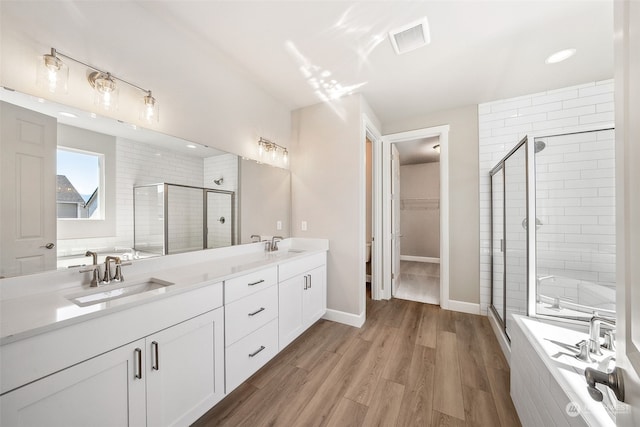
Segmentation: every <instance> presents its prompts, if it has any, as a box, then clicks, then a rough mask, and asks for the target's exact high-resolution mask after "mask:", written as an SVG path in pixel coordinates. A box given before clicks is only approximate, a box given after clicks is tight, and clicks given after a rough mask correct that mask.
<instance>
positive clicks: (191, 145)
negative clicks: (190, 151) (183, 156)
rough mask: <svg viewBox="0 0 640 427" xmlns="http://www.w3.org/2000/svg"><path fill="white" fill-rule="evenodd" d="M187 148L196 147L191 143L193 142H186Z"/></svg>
mask: <svg viewBox="0 0 640 427" xmlns="http://www.w3.org/2000/svg"><path fill="white" fill-rule="evenodd" d="M187 148H197V147H196V146H195V145H193V144H188V145H187Z"/></svg>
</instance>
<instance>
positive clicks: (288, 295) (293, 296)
mask: <svg viewBox="0 0 640 427" xmlns="http://www.w3.org/2000/svg"><path fill="white" fill-rule="evenodd" d="M304 280H305V279H304V276H295V277H292V278H291V279H288V280H285V281H283V282H280V284H279V285H278V286H279V288H278V310H279V311H278V322H279V325H278V337H279V342H280V350H282V349H283V348H285V347H286V346H287V345H289V343H291V341H293V340H294V339H295V338H296V337H297V336H298V335H300V334H301V333H302V331H303V330H304V329H303V327H304V321H303V314H302V293H303V292H304Z"/></svg>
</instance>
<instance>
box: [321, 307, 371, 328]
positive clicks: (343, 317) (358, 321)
mask: <svg viewBox="0 0 640 427" xmlns="http://www.w3.org/2000/svg"><path fill="white" fill-rule="evenodd" d="M322 318H323V319H325V320H331V321H333V322H338V323H344V324H345V325H349V326H355V327H356V328H361V327H362V325H364V321H365V319H366V316H365V312H364V311H363V312H362V313H360V314H351V313H346V312H344V311H338V310H331V309H330V308H328V309H327V312H326V313H325V314H324V316H322Z"/></svg>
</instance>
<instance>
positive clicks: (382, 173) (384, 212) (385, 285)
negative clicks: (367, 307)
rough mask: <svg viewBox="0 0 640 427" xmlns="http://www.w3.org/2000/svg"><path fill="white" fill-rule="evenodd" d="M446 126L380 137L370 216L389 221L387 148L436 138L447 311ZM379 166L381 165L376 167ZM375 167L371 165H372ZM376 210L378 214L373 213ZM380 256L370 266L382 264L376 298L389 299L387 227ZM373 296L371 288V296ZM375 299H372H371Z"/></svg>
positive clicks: (442, 291) (385, 223) (444, 305)
mask: <svg viewBox="0 0 640 427" xmlns="http://www.w3.org/2000/svg"><path fill="white" fill-rule="evenodd" d="M449 128H450V126H449V125H442V126H434V127H427V128H422V129H416V130H411V131H406V132H398V133H393V134H388V135H383V136H382V150H381V157H382V158H381V162H378V163H377V164H378V167H377V168H374V170H373V174H374V181H375V180H376V179H381V181H382V192H381V193H380V194H382V195H383V197H381V199H382V200H381V203H380V205H379V206H378V205H376V210H375V211H374V216H376V217H378V218H391V171H390V169H391V144H397V143H403V142H407V141H411V140H415V139H421V138H433V137H438V138H439V140H440V141H439V143H440V306H441V307H442V308H444V309H447V308H449ZM380 163H381V164H380ZM375 164H376V163H374V165H375ZM378 208H379V210H377V209H378ZM381 231H382V234H381V235H382V236H383V238H382V239H381V240H382V245H381V246H382V253H381V254H380V258H376V260H374V262H376V261H377V263H379V264H382V280H379V281H378V283H377V285H378V286H379V288H378V289H376V293H375V294H376V295H379V296H380V297H381V299H391V223H390V221H383V224H382V230H381ZM373 295H374V292H373V286H372V296H373ZM374 299H375V298H374Z"/></svg>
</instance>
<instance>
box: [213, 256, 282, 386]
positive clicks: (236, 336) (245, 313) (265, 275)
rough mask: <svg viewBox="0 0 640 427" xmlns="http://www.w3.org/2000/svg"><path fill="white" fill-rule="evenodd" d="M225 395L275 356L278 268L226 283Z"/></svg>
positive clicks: (267, 269)
mask: <svg viewBox="0 0 640 427" xmlns="http://www.w3.org/2000/svg"><path fill="white" fill-rule="evenodd" d="M224 292H225V294H224V299H225V345H226V348H225V360H226V392H227V393H230V392H231V391H232V390H233V389H235V388H236V387H238V386H239V385H240V384H241V383H242V382H243V381H244V380H246V379H247V378H249V377H250V376H251V375H252V374H253V373H254V372H256V371H257V370H258V369H260V368H261V367H262V366H264V364H265V363H267V362H268V361H269V360H271V358H272V357H273V356H275V355H276V353H278V269H277V267H275V266H273V267H268V268H264V269H262V270H258V271H255V272H252V273H250V274H246V275H244V276H240V277H235V278H233V279H230V280H226V281H225V283H224Z"/></svg>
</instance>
